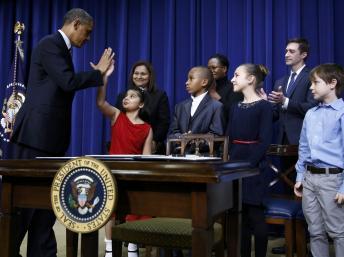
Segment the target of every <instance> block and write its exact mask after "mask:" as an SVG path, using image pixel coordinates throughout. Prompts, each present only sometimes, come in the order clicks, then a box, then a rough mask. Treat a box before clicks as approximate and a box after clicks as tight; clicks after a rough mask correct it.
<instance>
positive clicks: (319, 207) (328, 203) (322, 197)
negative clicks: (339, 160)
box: [302, 171, 344, 257]
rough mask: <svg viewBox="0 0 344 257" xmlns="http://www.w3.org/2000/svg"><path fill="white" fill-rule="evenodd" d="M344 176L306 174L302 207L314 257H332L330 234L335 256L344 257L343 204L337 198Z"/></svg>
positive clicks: (341, 174)
mask: <svg viewBox="0 0 344 257" xmlns="http://www.w3.org/2000/svg"><path fill="white" fill-rule="evenodd" d="M343 176H344V173H340V174H312V173H310V172H309V171H307V172H306V173H305V176H304V180H303V182H302V185H303V196H302V209H303V213H304V215H305V218H306V221H307V224H308V230H309V234H310V244H311V251H312V254H313V257H329V247H328V245H329V244H328V239H327V234H328V235H329V236H330V237H331V238H332V239H333V241H334V248H335V252H336V257H343V256H344V205H343V204H341V205H339V204H337V203H336V202H335V201H334V198H335V196H336V194H337V192H338V189H339V187H340V186H341V185H342V183H343ZM326 233H327V234H326Z"/></svg>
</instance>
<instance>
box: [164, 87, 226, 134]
mask: <svg viewBox="0 0 344 257" xmlns="http://www.w3.org/2000/svg"><path fill="white" fill-rule="evenodd" d="M191 104H192V99H187V100H185V101H183V102H181V103H179V104H177V105H176V106H175V110H174V116H173V119H172V123H171V127H170V131H169V137H176V136H179V135H181V134H184V133H187V132H188V131H191V132H192V133H193V134H206V133H212V134H215V135H220V136H221V135H223V134H224V123H223V105H222V104H221V103H220V102H219V101H216V100H213V99H212V98H211V97H210V96H209V94H206V95H205V97H204V98H203V100H202V101H201V103H200V104H199V106H198V108H197V110H196V112H195V114H194V115H193V117H191V114H190V113H191Z"/></svg>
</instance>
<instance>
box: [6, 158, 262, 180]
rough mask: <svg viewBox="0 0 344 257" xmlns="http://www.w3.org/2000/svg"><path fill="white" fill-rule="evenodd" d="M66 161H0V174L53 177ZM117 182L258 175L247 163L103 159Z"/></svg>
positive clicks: (231, 177) (225, 178) (232, 178)
mask: <svg viewBox="0 0 344 257" xmlns="http://www.w3.org/2000/svg"><path fill="white" fill-rule="evenodd" d="M65 163H66V160H65V159H63V160H58V159H53V160H48V159H41V160H39V159H33V160H0V175H3V176H10V177H18V178H19V177H21V178H25V177H35V178H53V177H54V175H55V173H56V172H57V171H58V169H59V168H61V167H62V166H63V165H64V164H65ZM103 163H104V164H105V165H106V166H107V167H108V168H109V169H110V170H111V172H112V174H113V175H114V176H115V177H116V179H117V180H142V181H156V182H164V181H166V182H167V181H168V182H192V183H219V182H221V181H230V180H234V179H238V178H243V177H249V176H253V175H257V174H258V169H256V168H250V167H249V163H247V162H223V161H197V162H187V161H161V160H157V161H156V160H154V161H150V160H144V161H142V160H141V161H137V160H104V161H103Z"/></svg>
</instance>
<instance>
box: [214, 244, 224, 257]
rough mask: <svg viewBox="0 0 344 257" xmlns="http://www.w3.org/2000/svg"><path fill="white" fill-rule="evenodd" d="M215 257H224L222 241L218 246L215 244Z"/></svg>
mask: <svg viewBox="0 0 344 257" xmlns="http://www.w3.org/2000/svg"><path fill="white" fill-rule="evenodd" d="M214 251H215V257H224V256H225V248H224V241H223V240H221V241H220V242H219V243H218V244H216V246H215V248H214Z"/></svg>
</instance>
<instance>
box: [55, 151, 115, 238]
mask: <svg viewBox="0 0 344 257" xmlns="http://www.w3.org/2000/svg"><path fill="white" fill-rule="evenodd" d="M116 202H117V184H116V181H115V179H114V177H113V176H112V174H111V171H110V170H109V169H108V168H107V167H106V166H105V165H104V164H103V163H102V162H101V161H99V160H97V159H94V158H91V157H81V158H75V159H71V160H69V161H68V162H66V163H65V164H64V165H63V166H62V167H61V168H60V169H59V170H58V172H57V173H56V175H55V177H54V180H53V183H52V186H51V205H52V207H53V210H54V213H55V215H56V218H57V219H58V220H59V221H60V222H61V223H62V224H63V225H64V226H65V227H66V228H67V229H69V230H71V231H74V232H77V233H89V232H93V231H95V230H98V229H100V228H101V227H102V226H104V225H105V224H106V222H107V221H108V219H109V218H110V217H111V214H112V212H113V211H114V208H115V205H116Z"/></svg>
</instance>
